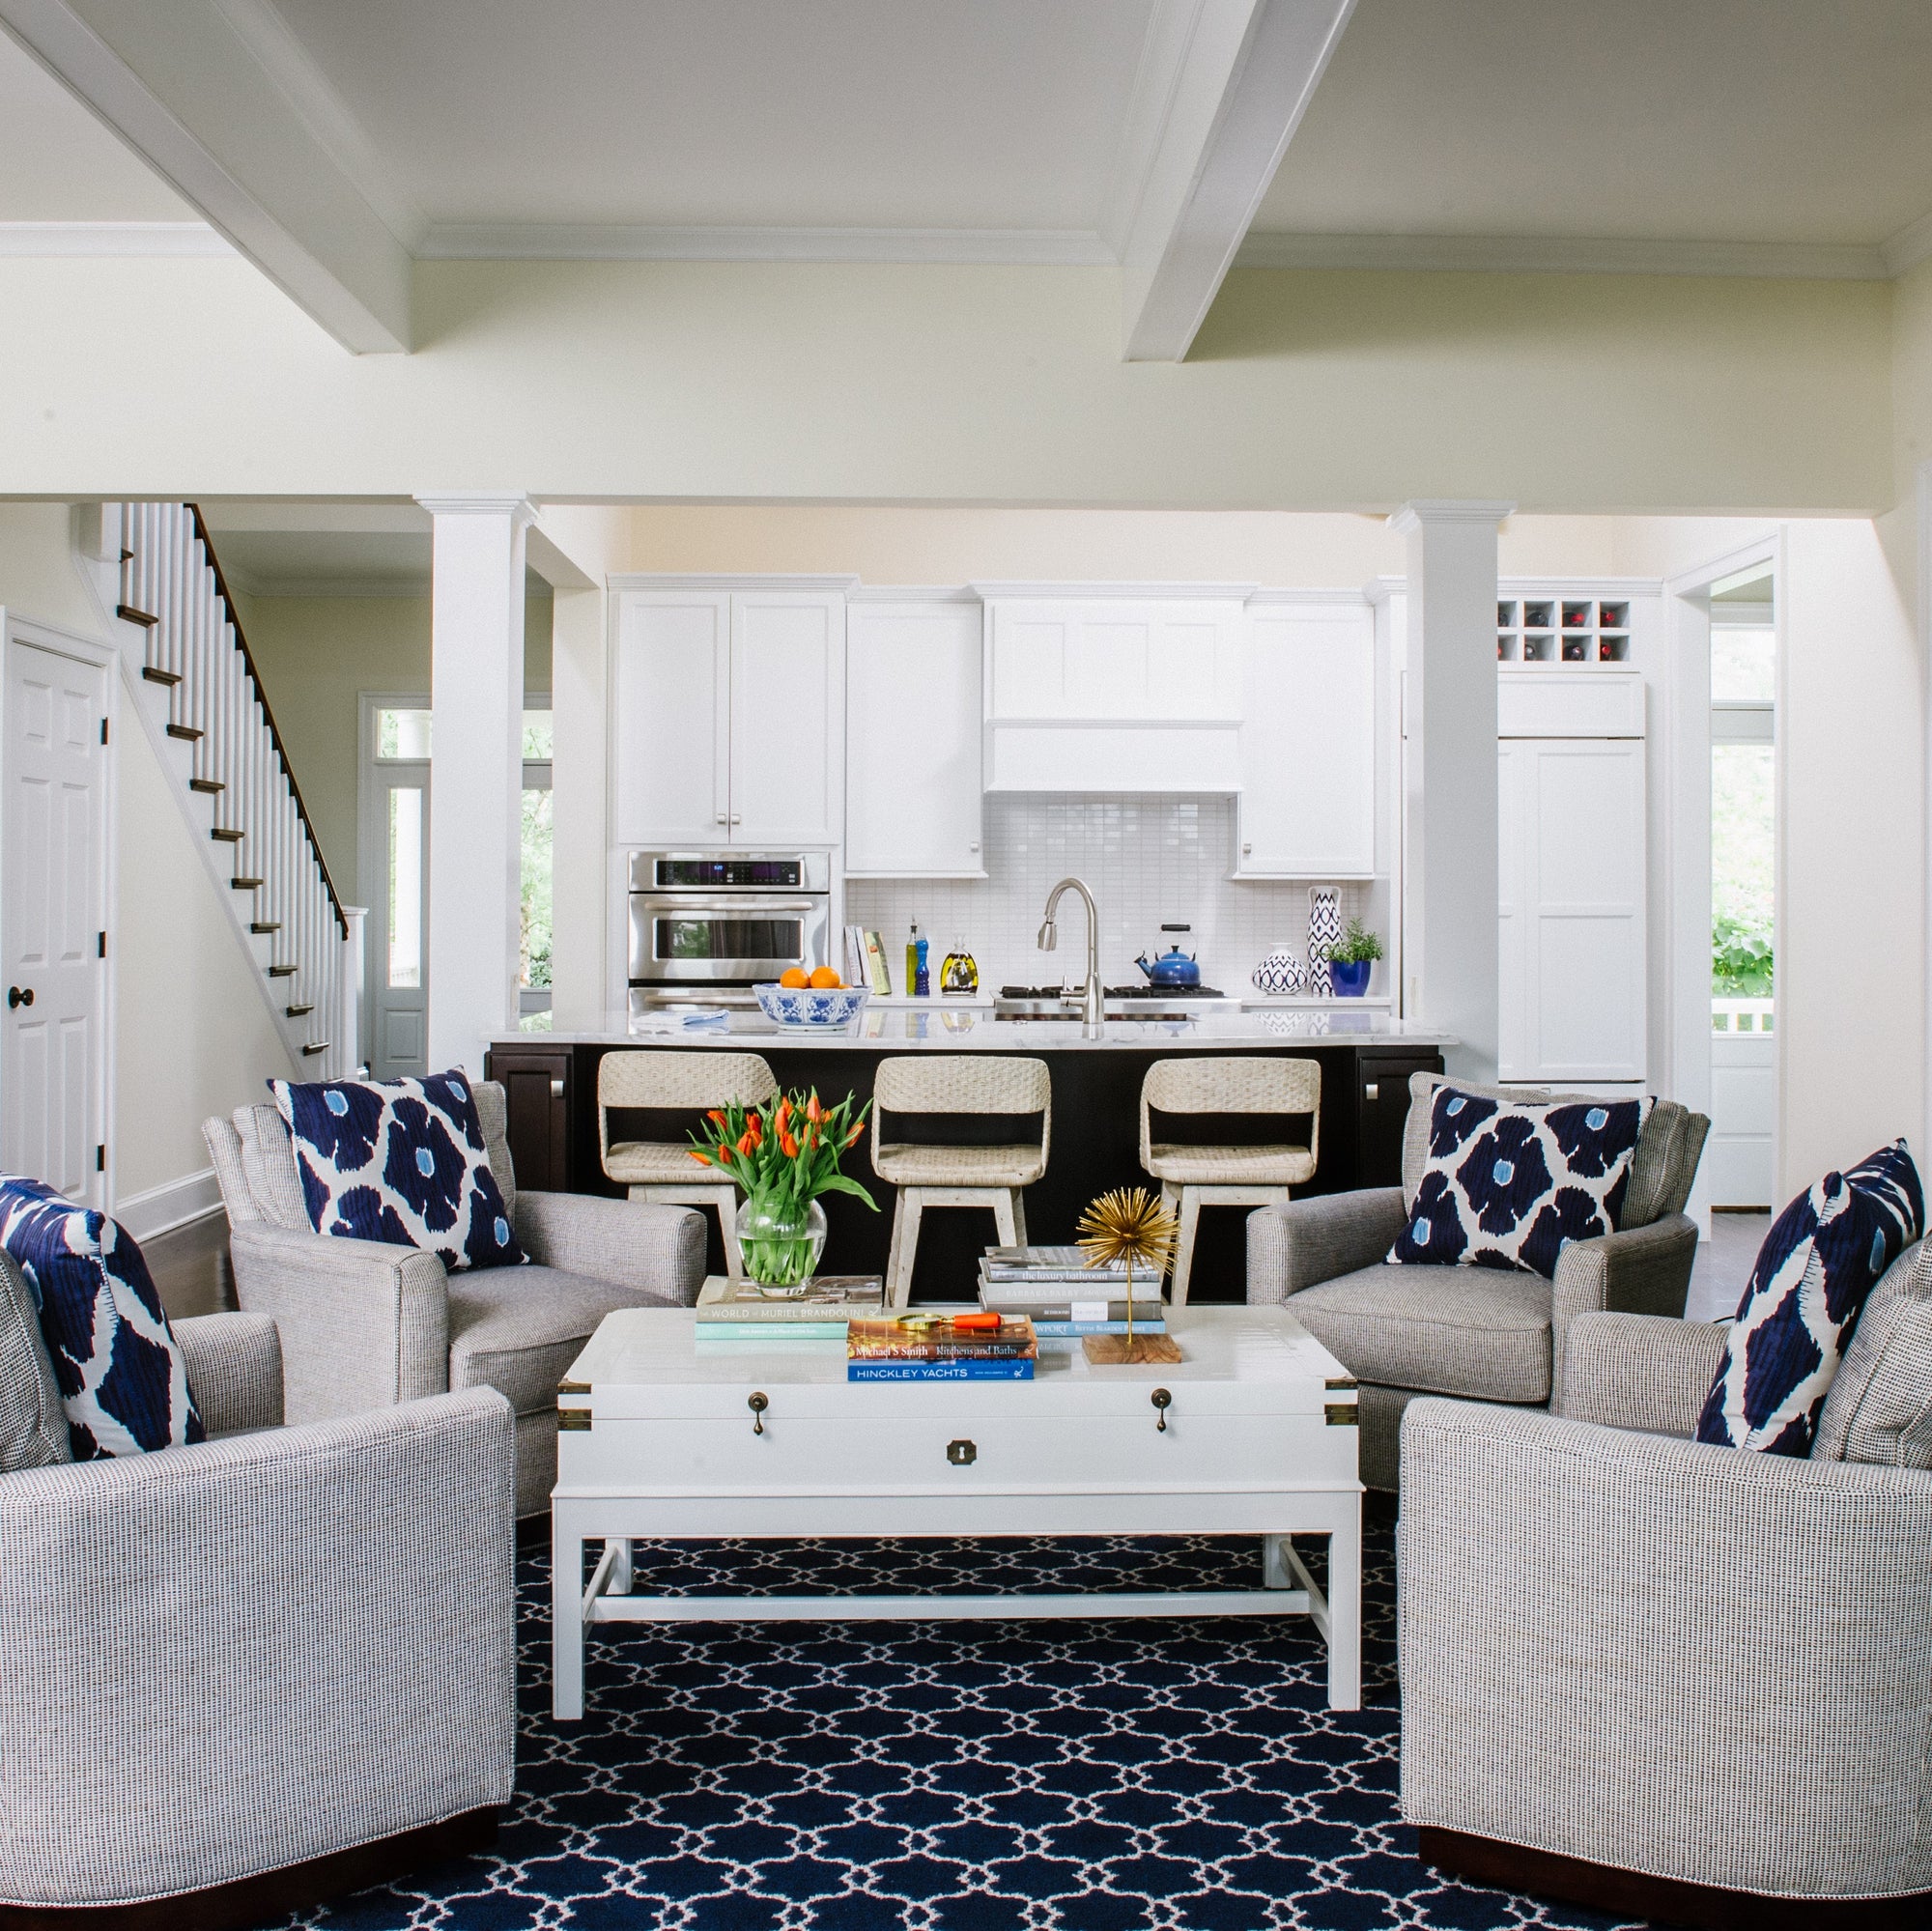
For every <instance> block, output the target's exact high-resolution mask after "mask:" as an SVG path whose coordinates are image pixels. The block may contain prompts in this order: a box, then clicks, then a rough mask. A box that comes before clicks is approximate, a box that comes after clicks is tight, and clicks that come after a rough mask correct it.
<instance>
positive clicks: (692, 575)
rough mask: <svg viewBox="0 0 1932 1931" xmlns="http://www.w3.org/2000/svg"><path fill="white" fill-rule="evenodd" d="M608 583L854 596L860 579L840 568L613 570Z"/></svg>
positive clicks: (622, 587) (627, 586) (636, 587)
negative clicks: (829, 592) (790, 571)
mask: <svg viewBox="0 0 1932 1931" xmlns="http://www.w3.org/2000/svg"><path fill="white" fill-rule="evenodd" d="M604 582H605V585H606V587H607V588H609V589H612V590H777V591H780V592H783V591H787V590H808V591H823V590H838V591H843V592H845V593H846V594H847V595H850V593H851V591H852V589H853V588H854V586H855V585H856V584H857V583H858V582H859V580H858V578H857V577H853V576H848V575H846V574H844V573H843V572H839V571H825V572H814V573H812V574H810V575H805V574H783V573H780V574H771V575H767V574H766V573H764V572H761V571H757V570H665V571H657V570H613V571H612V572H611V575H610V576H608V577H607V578H606V579H605V580H604Z"/></svg>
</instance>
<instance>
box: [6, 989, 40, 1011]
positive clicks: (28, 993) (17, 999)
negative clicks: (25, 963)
mask: <svg viewBox="0 0 1932 1931" xmlns="http://www.w3.org/2000/svg"><path fill="white" fill-rule="evenodd" d="M33 1003H34V988H33V987H32V986H31V985H30V986H28V987H26V988H25V989H24V990H22V989H21V988H20V987H19V986H17V985H10V986H9V987H8V988H7V1009H8V1011H10V1012H11V1011H13V1009H14V1008H15V1007H16V1006H31V1005H32V1004H33Z"/></svg>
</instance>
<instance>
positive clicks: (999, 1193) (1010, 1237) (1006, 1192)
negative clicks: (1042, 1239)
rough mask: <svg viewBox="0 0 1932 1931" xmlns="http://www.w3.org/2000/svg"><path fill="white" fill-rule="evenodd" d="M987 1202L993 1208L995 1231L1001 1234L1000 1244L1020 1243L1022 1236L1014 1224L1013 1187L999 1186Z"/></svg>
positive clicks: (1011, 1245)
mask: <svg viewBox="0 0 1932 1931" xmlns="http://www.w3.org/2000/svg"><path fill="white" fill-rule="evenodd" d="M986 1204H987V1206H989V1207H991V1208H992V1209H993V1231H994V1232H995V1233H996V1234H998V1235H999V1236H1000V1245H1001V1246H1002V1247H1017V1246H1018V1245H1019V1244H1020V1236H1019V1233H1018V1231H1017V1230H1016V1229H1015V1228H1014V1226H1013V1190H1012V1188H1011V1187H1000V1188H998V1189H997V1190H996V1191H995V1192H994V1194H993V1197H992V1199H991V1200H990V1201H988V1202H987V1203H986Z"/></svg>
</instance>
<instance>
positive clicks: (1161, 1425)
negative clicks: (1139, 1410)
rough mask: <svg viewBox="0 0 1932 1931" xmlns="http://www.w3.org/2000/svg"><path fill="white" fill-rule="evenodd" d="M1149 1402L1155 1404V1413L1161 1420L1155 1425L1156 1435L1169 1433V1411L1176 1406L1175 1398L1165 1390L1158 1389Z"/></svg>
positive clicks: (1149, 1398)
mask: <svg viewBox="0 0 1932 1931" xmlns="http://www.w3.org/2000/svg"><path fill="white" fill-rule="evenodd" d="M1148 1400H1149V1401H1151V1403H1152V1404H1153V1406H1154V1412H1155V1413H1156V1414H1158V1415H1159V1416H1160V1419H1159V1420H1158V1421H1157V1422H1155V1423H1154V1425H1153V1426H1154V1433H1155V1434H1166V1433H1167V1411H1168V1409H1169V1408H1170V1407H1171V1406H1173V1404H1174V1397H1173V1396H1172V1395H1170V1394H1169V1393H1168V1392H1167V1390H1166V1389H1165V1388H1156V1389H1155V1390H1154V1391H1153V1393H1152V1394H1151V1395H1150V1396H1149V1397H1148Z"/></svg>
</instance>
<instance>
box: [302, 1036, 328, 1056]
mask: <svg viewBox="0 0 1932 1931" xmlns="http://www.w3.org/2000/svg"><path fill="white" fill-rule="evenodd" d="M327 1051H328V1041H327V1039H317V1040H316V1041H315V1042H314V1044H312V1045H307V1046H304V1047H303V1048H302V1058H303V1059H305V1060H312V1059H314V1058H315V1056H316V1054H318V1053H326V1052H327Z"/></svg>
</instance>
